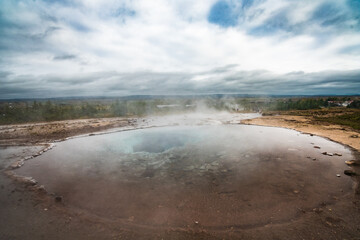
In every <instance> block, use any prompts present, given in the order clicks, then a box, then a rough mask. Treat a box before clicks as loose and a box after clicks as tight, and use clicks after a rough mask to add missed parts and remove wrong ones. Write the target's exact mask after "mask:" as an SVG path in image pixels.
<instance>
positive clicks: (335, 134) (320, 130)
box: [241, 115, 360, 153]
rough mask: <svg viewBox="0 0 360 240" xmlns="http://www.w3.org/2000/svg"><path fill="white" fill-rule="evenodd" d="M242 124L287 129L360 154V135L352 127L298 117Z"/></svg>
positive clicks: (247, 120) (257, 119)
mask: <svg viewBox="0 0 360 240" xmlns="http://www.w3.org/2000/svg"><path fill="white" fill-rule="evenodd" d="M241 123H242V124H244V125H257V126H267V127H280V128H287V129H291V130H296V131H298V132H301V133H304V134H310V135H316V136H319V137H323V138H326V139H329V140H331V141H333V142H336V143H340V144H342V145H345V146H348V147H349V148H351V149H353V150H355V151H356V152H358V153H360V133H359V132H357V131H355V130H353V129H351V128H350V127H344V126H340V125H335V124H325V123H319V122H316V123H315V122H313V121H312V119H310V118H309V117H305V116H296V115H277V116H261V117H259V118H254V119H246V120H244V121H242V122H241Z"/></svg>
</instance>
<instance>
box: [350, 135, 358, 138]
mask: <svg viewBox="0 0 360 240" xmlns="http://www.w3.org/2000/svg"><path fill="white" fill-rule="evenodd" d="M350 137H351V138H359V136H358V135H351V136H350Z"/></svg>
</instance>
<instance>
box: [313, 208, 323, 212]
mask: <svg viewBox="0 0 360 240" xmlns="http://www.w3.org/2000/svg"><path fill="white" fill-rule="evenodd" d="M313 212H316V213H322V212H323V210H322V208H314V209H313Z"/></svg>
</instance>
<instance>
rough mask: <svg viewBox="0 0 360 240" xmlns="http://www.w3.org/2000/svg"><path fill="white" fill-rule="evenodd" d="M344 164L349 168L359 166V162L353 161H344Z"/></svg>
mask: <svg viewBox="0 0 360 240" xmlns="http://www.w3.org/2000/svg"><path fill="white" fill-rule="evenodd" d="M345 163H346V164H347V165H350V166H357V165H359V164H360V163H359V161H355V160H350V161H345Z"/></svg>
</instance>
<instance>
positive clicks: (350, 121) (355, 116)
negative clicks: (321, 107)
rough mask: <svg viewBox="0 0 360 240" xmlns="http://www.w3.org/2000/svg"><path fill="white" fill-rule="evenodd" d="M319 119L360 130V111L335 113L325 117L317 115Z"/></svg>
mask: <svg viewBox="0 0 360 240" xmlns="http://www.w3.org/2000/svg"><path fill="white" fill-rule="evenodd" d="M315 119H316V120H318V121H323V122H328V123H332V124H338V125H343V126H349V127H351V128H353V129H356V130H360V111H357V112H354V113H345V114H342V115H333V116H325V117H317V116H316V117H315Z"/></svg>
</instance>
